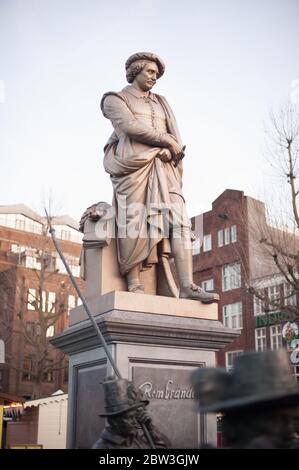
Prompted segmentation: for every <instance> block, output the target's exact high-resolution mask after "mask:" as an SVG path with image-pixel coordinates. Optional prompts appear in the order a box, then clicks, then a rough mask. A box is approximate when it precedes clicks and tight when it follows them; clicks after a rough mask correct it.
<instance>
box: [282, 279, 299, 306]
mask: <svg viewBox="0 0 299 470" xmlns="http://www.w3.org/2000/svg"><path fill="white" fill-rule="evenodd" d="M292 292H294V291H293V288H292V286H291V285H290V284H287V283H285V284H284V285H283V296H284V305H291V306H296V305H297V298H296V293H295V292H294V293H293V294H292V295H291V293H292Z"/></svg>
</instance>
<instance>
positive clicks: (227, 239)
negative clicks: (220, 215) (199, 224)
mask: <svg viewBox="0 0 299 470" xmlns="http://www.w3.org/2000/svg"><path fill="white" fill-rule="evenodd" d="M229 244H230V229H229V228H225V229H224V245H229Z"/></svg>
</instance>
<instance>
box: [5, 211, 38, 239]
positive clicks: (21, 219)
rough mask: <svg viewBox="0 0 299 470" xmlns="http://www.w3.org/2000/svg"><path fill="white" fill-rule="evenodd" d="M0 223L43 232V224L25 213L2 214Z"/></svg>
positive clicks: (34, 231) (28, 230) (19, 228)
mask: <svg viewBox="0 0 299 470" xmlns="http://www.w3.org/2000/svg"><path fill="white" fill-rule="evenodd" d="M0 225H4V226H5V227H10V228H16V229H18V230H25V231H26V232H33V233H40V234H41V233H42V229H43V225H42V224H41V223H40V222H37V221H35V220H33V219H30V218H29V217H26V216H24V215H23V214H0Z"/></svg>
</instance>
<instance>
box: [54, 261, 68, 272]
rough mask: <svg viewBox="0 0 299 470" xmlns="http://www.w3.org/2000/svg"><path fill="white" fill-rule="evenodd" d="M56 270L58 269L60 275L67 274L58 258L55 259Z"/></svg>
mask: <svg viewBox="0 0 299 470" xmlns="http://www.w3.org/2000/svg"><path fill="white" fill-rule="evenodd" d="M56 268H57V269H58V271H59V272H60V273H62V274H67V270H66V269H65V266H64V264H63V262H62V261H61V259H60V258H57V259H56Z"/></svg>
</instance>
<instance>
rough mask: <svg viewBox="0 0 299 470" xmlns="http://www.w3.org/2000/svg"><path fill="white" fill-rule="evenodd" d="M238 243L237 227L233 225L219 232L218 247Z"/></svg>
mask: <svg viewBox="0 0 299 470" xmlns="http://www.w3.org/2000/svg"><path fill="white" fill-rule="evenodd" d="M236 241H237V226H236V225H232V226H231V227H226V228H225V229H223V230H218V246H224V245H229V244H230V243H234V242H236Z"/></svg>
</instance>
